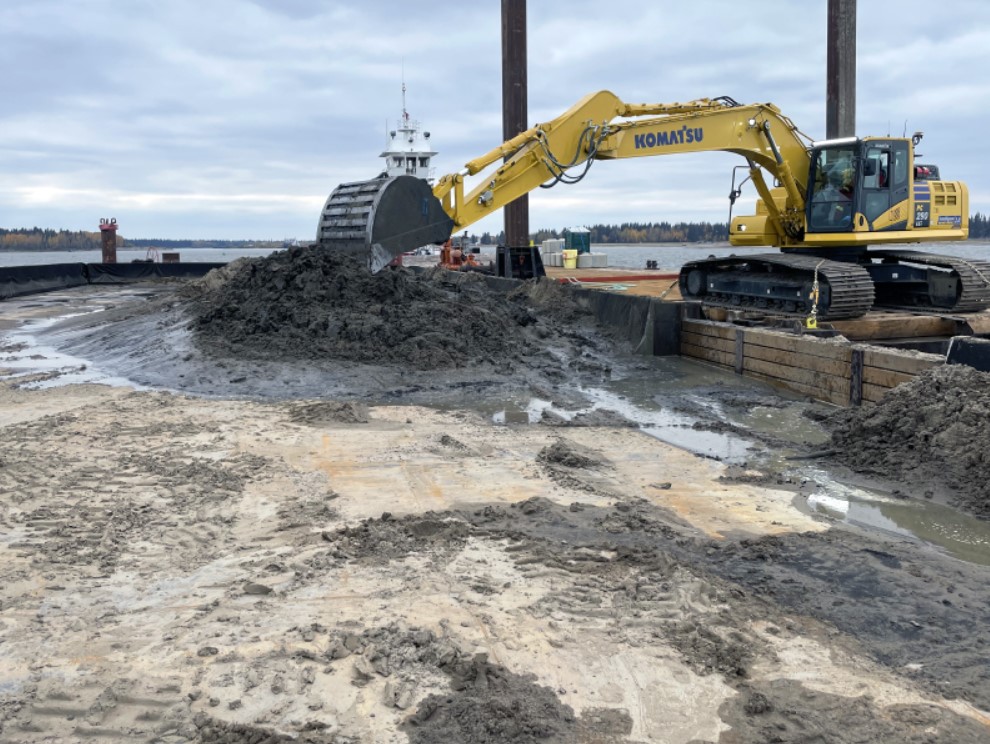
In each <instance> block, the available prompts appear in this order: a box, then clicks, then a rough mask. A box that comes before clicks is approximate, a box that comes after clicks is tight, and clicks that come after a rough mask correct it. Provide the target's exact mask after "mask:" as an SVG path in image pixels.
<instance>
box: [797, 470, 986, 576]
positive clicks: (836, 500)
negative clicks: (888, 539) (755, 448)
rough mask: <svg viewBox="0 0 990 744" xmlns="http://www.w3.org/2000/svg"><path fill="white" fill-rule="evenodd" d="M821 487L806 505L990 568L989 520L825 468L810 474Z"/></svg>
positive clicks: (830, 515) (835, 516)
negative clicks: (864, 485) (844, 480)
mask: <svg viewBox="0 0 990 744" xmlns="http://www.w3.org/2000/svg"><path fill="white" fill-rule="evenodd" d="M810 477H812V478H813V479H814V480H815V481H817V482H818V484H819V486H820V489H821V490H820V491H818V492H816V493H813V494H811V495H810V496H809V497H808V500H807V506H808V508H809V509H810V510H811V511H812V512H813V513H818V514H824V515H827V516H829V517H831V518H833V519H838V520H840V521H842V522H844V523H847V524H853V525H856V526H859V527H865V528H868V529H871V530H879V531H881V532H886V533H888V534H894V535H901V536H903V537H910V538H914V539H917V540H921V541H923V542H926V543H928V544H930V545H934V546H937V547H939V548H941V549H942V550H944V551H946V552H947V553H949V554H950V555H952V556H954V557H955V558H959V559H960V560H964V561H968V562H970V563H976V564H979V565H981V566H990V523H987V522H985V521H983V520H980V519H976V518H975V517H971V516H968V515H966V514H964V513H962V512H960V511H957V510H955V509H953V508H951V507H948V506H944V505H942V504H936V503H932V502H930V501H921V500H915V499H910V500H900V499H893V498H890V497H887V496H883V495H881V494H877V493H873V492H871V491H867V490H864V489H859V488H852V487H849V486H846V485H843V484H841V483H838V482H836V481H832V480H830V479H829V477H828V475H827V474H826V473H825V472H824V471H820V470H817V471H815V472H814V473H813V474H811V475H810Z"/></svg>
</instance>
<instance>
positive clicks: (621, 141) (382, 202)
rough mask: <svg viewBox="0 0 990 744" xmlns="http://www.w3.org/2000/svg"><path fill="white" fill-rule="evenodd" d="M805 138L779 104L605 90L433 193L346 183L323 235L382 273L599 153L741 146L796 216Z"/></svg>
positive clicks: (389, 184) (604, 156) (325, 215)
mask: <svg viewBox="0 0 990 744" xmlns="http://www.w3.org/2000/svg"><path fill="white" fill-rule="evenodd" d="M806 140H807V138H805V137H804V136H803V135H801V134H800V133H799V132H798V130H797V128H796V127H795V126H794V125H793V124H792V123H791V121H790V120H789V119H787V118H786V117H785V116H783V115H782V114H781V113H780V111H779V109H777V108H776V107H775V106H773V105H772V104H755V105H750V106H740V105H739V104H737V103H736V102H735V101H732V100H731V99H728V98H721V99H699V100H697V101H690V102H687V103H672V104H627V103H624V102H623V101H621V100H620V99H619V98H617V97H616V96H615V95H614V94H612V93H610V92H608V91H599V92H598V93H592V94H590V95H588V96H585V97H584V98H583V99H581V100H580V101H578V102H577V103H576V104H575V105H574V106H572V107H571V108H570V109H568V110H567V111H565V112H564V113H563V114H561V115H560V116H558V117H556V118H555V119H553V120H551V121H549V122H546V123H545V124H538V125H536V126H534V127H533V128H531V129H528V130H527V131H525V132H522V133H520V134H518V135H516V136H515V137H513V138H512V139H510V140H507V141H506V142H504V143H502V144H501V145H500V146H499V147H496V148H494V149H493V150H491V151H490V152H488V153H486V154H485V155H482V156H481V157H479V158H475V159H474V160H471V161H469V162H468V163H466V164H465V166H464V168H463V170H461V171H460V172H458V173H452V174H448V175H445V176H443V177H441V178H440V179H439V180H438V181H437V184H436V186H434V187H433V188H432V192H431V193H429V194H427V193H426V192H425V191H424V190H423V188H422V187H419V188H417V187H415V186H413V185H412V184H411V183H410V182H409V180H408V179H407V178H406V177H401V176H400V177H398V178H396V179H386V178H377V179H373V180H371V181H364V182H357V183H349V184H343V185H341V186H340V187H338V188H337V189H336V190H334V192H333V193H332V194H331V195H330V197H329V198H328V199H327V201H326V203H325V204H324V207H323V210H322V212H321V215H320V222H319V226H318V229H317V242H318V243H320V244H321V245H324V246H326V247H327V248H330V249H332V250H343V251H347V252H350V253H354V254H356V255H360V256H363V257H366V258H367V263H368V265H369V266H370V267H371V268H372V270H375V271H377V270H378V269H379V268H381V267H382V266H384V265H386V264H387V263H388V262H389V260H391V258H392V257H394V256H396V255H398V254H399V253H402V252H403V251H407V250H412V249H414V248H417V247H419V246H420V245H426V244H428V243H438V244H439V243H443V242H444V241H445V240H446V239H447V238H449V237H450V235H451V234H453V233H454V232H459V231H462V230H465V229H466V228H468V227H469V226H470V225H472V224H474V223H476V222H478V221H479V220H481V219H482V218H484V217H486V216H488V215H490V214H492V213H494V212H495V211H497V210H499V209H501V208H502V207H504V206H505V205H506V204H508V203H509V202H511V201H513V200H515V199H518V198H519V197H520V196H523V195H524V194H527V193H529V192H530V191H533V190H534V189H536V188H540V187H545V188H549V187H550V186H553V185H556V184H558V183H574V182H576V181H578V180H580V179H581V178H582V177H583V175H584V173H586V172H587V169H588V168H589V167H590V166H591V164H592V162H593V161H595V160H612V159H616V158H631V157H644V156H649V155H661V154H673V153H684V152H703V151H710V150H724V151H727V152H735V153H738V154H740V155H743V156H744V157H746V158H747V159H748V160H749V162H750V164H751V167H752V168H753V170H754V171H758V170H759V169H760V168H763V169H765V170H766V171H768V172H769V173H770V174H771V175H772V176H773V178H775V179H777V180H779V181H781V182H782V183H784V184H785V185H786V186H787V190H788V203H787V206H786V209H787V210H788V211H789V212H790V213H793V214H799V213H800V212H801V209H802V208H803V197H802V190H803V189H804V186H805V184H804V183H801V182H799V181H797V180H795V178H794V175H793V172H794V171H795V170H796V171H798V172H799V173H806V171H807V162H808V149H807V144H806ZM495 164H498V167H497V168H495V169H494V171H493V172H490V173H488V174H483V172H484V171H486V169H488V170H489V171H491V167H492V166H494V165H495ZM795 166H796V167H795ZM478 174H483V175H481V176H479V181H480V182H479V183H478V184H477V185H476V186H475V187H474V188H473V189H471V190H470V191H467V193H465V188H466V186H465V178H466V177H471V176H478ZM758 178H760V182H762V177H761V176H758ZM412 180H420V179H412ZM423 183H424V184H425V182H423ZM766 195H767V197H769V189H766ZM431 196H432V197H433V198H432V199H431V198H429V197H431ZM769 203H770V204H773V201H772V200H770V201H769ZM775 209H776V208H775ZM774 219H775V224H777V225H778V226H780V231H781V235H782V239H783V236H784V235H785V226H786V225H789V224H790V223H789V222H788V221H787V220H786V219H785V218H784V217H783V216H781V215H776V214H775V215H774ZM386 259H387V260H386Z"/></svg>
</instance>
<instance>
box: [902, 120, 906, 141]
mask: <svg viewBox="0 0 990 744" xmlns="http://www.w3.org/2000/svg"><path fill="white" fill-rule="evenodd" d="M901 136H902V137H907V119H905V120H904V131H902V132H901Z"/></svg>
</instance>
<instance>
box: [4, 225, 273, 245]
mask: <svg viewBox="0 0 990 744" xmlns="http://www.w3.org/2000/svg"><path fill="white" fill-rule="evenodd" d="M291 242H292V241H287V240H165V239H160V238H140V239H134V240H128V239H125V238H124V237H123V236H121V235H118V236H117V247H118V248H122V249H123V248H135V249H143V248H161V249H165V250H169V249H177V248H227V249H237V248H270V249H274V248H283V247H288V245H290V244H291ZM101 246H102V238H101V236H100V233H99V232H98V231H94V232H88V231H86V230H49V229H43V228H40V227H32V228H20V229H16V230H6V229H4V228H0V251H92V250H99V249H100V248H101Z"/></svg>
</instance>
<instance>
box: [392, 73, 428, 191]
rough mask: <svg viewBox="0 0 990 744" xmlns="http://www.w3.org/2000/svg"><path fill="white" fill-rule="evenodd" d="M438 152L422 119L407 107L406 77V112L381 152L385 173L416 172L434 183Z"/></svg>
mask: <svg viewBox="0 0 990 744" xmlns="http://www.w3.org/2000/svg"><path fill="white" fill-rule="evenodd" d="M386 126H387V125H386ZM436 154H437V153H436V151H435V150H434V149H433V148H432V146H431V145H430V133H429V132H427V131H425V130H423V128H422V127H421V126H420V123H419V122H418V121H416V120H415V119H413V118H411V117H410V116H409V112H408V111H407V110H406V84H405V81H403V83H402V116H401V117H400V118H399V122H398V125H397V126H396V127H395V129H392V130H389V131H388V134H387V137H386V141H385V150H384V151H383V152H382V154H381V155H380V157H382V158H385V170H384V172H383V173H382V175H386V176H389V177H393V176H403V175H408V176H416V177H417V178H422V179H424V180H426V181H428V182H429V183H431V184H432V183H433V177H434V173H433V167H432V165H431V162H432V160H433V156H434V155H436Z"/></svg>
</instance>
